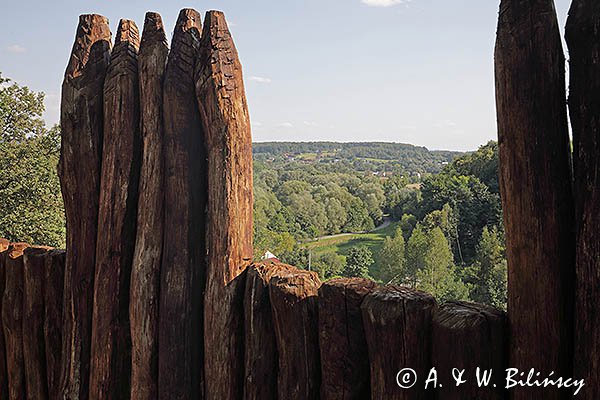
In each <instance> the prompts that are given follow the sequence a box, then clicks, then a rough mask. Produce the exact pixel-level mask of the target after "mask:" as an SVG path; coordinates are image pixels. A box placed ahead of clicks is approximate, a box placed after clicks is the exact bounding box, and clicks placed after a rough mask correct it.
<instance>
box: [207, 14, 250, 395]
mask: <svg viewBox="0 0 600 400" xmlns="http://www.w3.org/2000/svg"><path fill="white" fill-rule="evenodd" d="M196 96H197V98H198V104H199V107H200V114H201V116H202V121H203V126H204V130H205V132H206V142H207V144H208V168H209V170H208V207H207V209H208V217H207V218H208V224H207V234H206V238H207V250H208V268H207V282H206V291H205V298H204V324H205V325H204V326H205V333H204V349H205V352H204V365H205V367H204V370H205V382H206V387H205V395H206V398H207V399H209V400H210V399H240V398H241V396H242V395H243V386H244V385H243V378H244V361H243V359H244V338H243V334H244V326H243V322H244V313H243V295H244V283H245V282H244V276H243V275H242V273H243V272H244V270H245V269H246V267H247V266H248V265H249V264H250V262H251V260H252V234H253V231H252V135H251V131H250V119H249V115H248V104H247V102H246V95H245V91H244V82H243V77H242V66H241V64H240V61H239V58H238V54H237V50H236V48H235V45H234V43H233V39H232V38H231V34H230V32H229V29H228V27H227V23H226V22H225V16H224V15H223V13H221V12H218V11H209V12H208V13H207V14H206V18H205V25H204V30H203V32H202V40H201V44H200V56H199V60H198V62H197V65H196Z"/></svg>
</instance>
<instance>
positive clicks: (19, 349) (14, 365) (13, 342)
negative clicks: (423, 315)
mask: <svg viewBox="0 0 600 400" xmlns="http://www.w3.org/2000/svg"><path fill="white" fill-rule="evenodd" d="M28 246H29V245H27V244H26V243H12V244H11V245H10V247H9V248H8V252H7V254H6V256H5V260H4V269H5V287H4V295H3V297H2V327H3V328H4V340H5V346H6V367H7V371H8V397H7V398H8V399H9V400H24V399H26V387H25V364H24V360H23V251H24V250H25V249H26V248H27V247H28Z"/></svg>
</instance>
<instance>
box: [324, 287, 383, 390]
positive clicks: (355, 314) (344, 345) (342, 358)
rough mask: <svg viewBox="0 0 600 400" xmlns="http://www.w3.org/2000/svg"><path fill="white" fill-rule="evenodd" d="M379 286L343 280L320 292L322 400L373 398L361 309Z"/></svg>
mask: <svg viewBox="0 0 600 400" xmlns="http://www.w3.org/2000/svg"><path fill="white" fill-rule="evenodd" d="M375 288H377V284H376V283H375V282H373V281H371V280H369V279H362V278H342V279H333V280H330V281H328V282H325V283H324V284H323V285H322V286H321V288H320V289H319V347H320V349H321V376H322V382H321V399H322V400H333V399H338V400H348V399H356V400H359V399H368V398H369V396H370V395H371V389H370V377H369V355H368V351H367V340H366V338H365V331H364V328H363V322H362V314H361V310H360V306H361V304H362V302H363V300H364V298H365V296H366V295H368V294H369V293H371V292H372V291H373V290H374V289H375Z"/></svg>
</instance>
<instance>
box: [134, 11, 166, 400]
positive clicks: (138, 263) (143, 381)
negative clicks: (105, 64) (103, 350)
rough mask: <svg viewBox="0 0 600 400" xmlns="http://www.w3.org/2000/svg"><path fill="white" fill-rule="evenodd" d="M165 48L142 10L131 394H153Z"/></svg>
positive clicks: (155, 19) (139, 397) (158, 26)
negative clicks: (139, 156) (138, 182)
mask: <svg viewBox="0 0 600 400" xmlns="http://www.w3.org/2000/svg"><path fill="white" fill-rule="evenodd" d="M168 54H169V47H168V45H167V38H166V36H165V31H164V28H163V23H162V18H161V17H160V15H159V14H157V13H154V12H148V13H146V19H145V21H144V31H143V33H142V42H141V44H140V52H139V57H138V65H139V79H140V117H141V121H140V122H141V123H140V125H141V131H142V132H141V134H142V141H143V150H142V167H141V172H140V190H139V202H138V215H137V237H136V244H135V253H134V256H133V267H132V270H131V296H130V304H129V314H130V319H131V343H132V349H131V350H132V355H131V358H132V360H131V398H132V399H133V400H151V399H156V398H157V396H158V307H159V285H160V265H161V260H162V246H163V243H162V242H163V216H164V213H163V208H164V186H163V176H164V175H163V139H164V134H163V118H162V104H163V91H162V89H163V77H164V72H165V63H166V61H167V55H168Z"/></svg>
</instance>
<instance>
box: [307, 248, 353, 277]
mask: <svg viewBox="0 0 600 400" xmlns="http://www.w3.org/2000/svg"><path fill="white" fill-rule="evenodd" d="M345 267H346V259H345V257H344V256H340V255H338V254H336V253H334V252H332V251H329V252H326V253H323V254H320V255H317V256H316V257H313V259H312V262H311V269H312V270H313V271H316V272H317V273H318V274H319V276H320V277H321V280H323V281H326V280H329V279H332V278H337V277H340V276H341V275H342V272H343V270H344V268H345Z"/></svg>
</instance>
